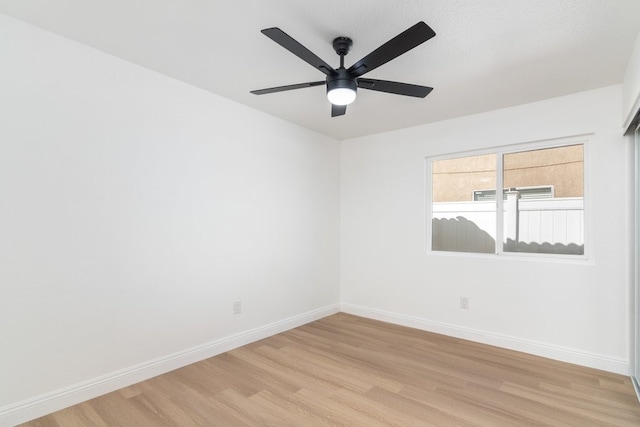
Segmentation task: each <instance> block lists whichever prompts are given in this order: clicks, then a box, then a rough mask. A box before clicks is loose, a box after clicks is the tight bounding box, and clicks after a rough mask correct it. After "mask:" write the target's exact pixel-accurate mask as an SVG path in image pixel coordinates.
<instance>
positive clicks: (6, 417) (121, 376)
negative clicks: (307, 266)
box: [0, 304, 340, 426]
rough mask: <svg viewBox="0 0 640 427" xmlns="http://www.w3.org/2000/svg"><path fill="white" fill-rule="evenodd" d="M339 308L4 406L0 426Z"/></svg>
mask: <svg viewBox="0 0 640 427" xmlns="http://www.w3.org/2000/svg"><path fill="white" fill-rule="evenodd" d="M339 308H340V306H339V304H332V305H329V306H326V307H322V308H320V309H317V310H312V311H309V312H307V313H303V314H300V315H297V316H293V317H289V318H287V319H283V320H280V321H278V322H274V323H271V324H268V325H265V326H261V327H258V328H254V329H251V330H248V331H245V332H241V333H239V334H235V335H231V336H228V337H225V338H222V339H219V340H215V341H212V342H210V343H207V344H203V345H200V346H197V347H193V348H190V349H187V350H184V351H181V352H178V353H174V354H170V355H168V356H164V357H160V358H158V359H155V360H150V361H148V362H145V363H142V364H139V365H136V366H132V367H129V368H126V369H122V370H119V371H116V372H112V373H110V374H106V375H103V376H100V377H97V378H93V379H91V380H88V381H84V382H81V383H78V384H73V385H71V386H69V387H65V388H62V389H59V390H55V391H52V392H50V393H46V394H43V395H40V396H36V397H34V398H31V399H27V400H24V401H22V402H18V403H15V404H11V405H7V406H4V407H2V408H0V426H14V425H16V424H19V423H23V422H26V421H29V420H32V419H35V418H38V417H41V416H43V415H46V414H49V413H51V412H55V411H58V410H60V409H64V408H66V407H69V406H71V405H75V404H77V403H80V402H84V401H86V400H89V399H93V398H94V397H97V396H100V395H103V394H105V393H110V392H112V391H115V390H118V389H121V388H123V387H127V386H129V385H132V384H135V383H138V382H140V381H144V380H146V379H149V378H153V377H155V376H158V375H161V374H164V373H166V372H169V371H173V370H174V369H178V368H181V367H183V366H186V365H189V364H191V363H195V362H198V361H200V360H204V359H207V358H209V357H213V356H215V355H217V354H221V353H224V352H226V351H230V350H233V349H234V348H238V347H241V346H243V345H246V344H249V343H251V342H254V341H258V340H261V339H264V338H267V337H270V336H272V335H275V334H279V333H281V332H284V331H288V330H290V329H293V328H297V327H298V326H302V325H304V324H306V323H309V322H313V321H315V320H318V319H321V318H323V317H326V316H330V315H332V314H335V313H337V312H339Z"/></svg>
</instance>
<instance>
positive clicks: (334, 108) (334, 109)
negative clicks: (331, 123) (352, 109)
mask: <svg viewBox="0 0 640 427" xmlns="http://www.w3.org/2000/svg"><path fill="white" fill-rule="evenodd" d="M346 112H347V106H346V105H334V104H331V117H337V116H343V115H344V114H345V113H346Z"/></svg>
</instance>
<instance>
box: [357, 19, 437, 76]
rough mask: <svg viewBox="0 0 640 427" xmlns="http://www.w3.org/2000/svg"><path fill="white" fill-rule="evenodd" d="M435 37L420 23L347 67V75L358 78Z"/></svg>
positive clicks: (429, 28) (432, 32) (427, 27)
mask: <svg viewBox="0 0 640 427" xmlns="http://www.w3.org/2000/svg"><path fill="white" fill-rule="evenodd" d="M435 35H436V33H435V31H433V30H432V29H431V27H429V26H428V25H427V24H425V23H424V22H422V21H420V22H418V23H417V24H416V25H414V26H413V27H411V28H409V29H408V30H405V31H404V32H402V33H400V34H398V35H397V36H395V37H394V38H392V39H391V40H389V41H388V42H386V43H385V44H383V45H382V46H380V47H379V48H377V49H376V50H374V51H373V52H371V53H370V54H369V55H367V56H365V57H364V58H362V59H361V60H360V61H358V62H356V63H355V64H353V65H352V66H351V67H349V74H351V75H352V76H353V77H360V76H361V75H363V74H364V73H368V72H369V71H371V70H373V69H376V68H378V67H379V66H381V65H383V64H386V63H387V62H389V61H391V60H392V59H394V58H397V57H398V56H400V55H402V54H403V53H405V52H407V51H409V50H411V49H413V48H414V47H416V46H418V45H420V44H422V43H424V42H426V41H427V40H429V39H430V38H432V37H433V36H435Z"/></svg>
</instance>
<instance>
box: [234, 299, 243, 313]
mask: <svg viewBox="0 0 640 427" xmlns="http://www.w3.org/2000/svg"><path fill="white" fill-rule="evenodd" d="M241 313H242V301H240V300H239V299H238V300H235V301H234V302H233V314H241Z"/></svg>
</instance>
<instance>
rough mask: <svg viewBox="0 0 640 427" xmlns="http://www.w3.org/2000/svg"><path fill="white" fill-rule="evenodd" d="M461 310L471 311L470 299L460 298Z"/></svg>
mask: <svg viewBox="0 0 640 427" xmlns="http://www.w3.org/2000/svg"><path fill="white" fill-rule="evenodd" d="M460 308H464V309H465V310H467V309H469V298H467V297H460Z"/></svg>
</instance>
